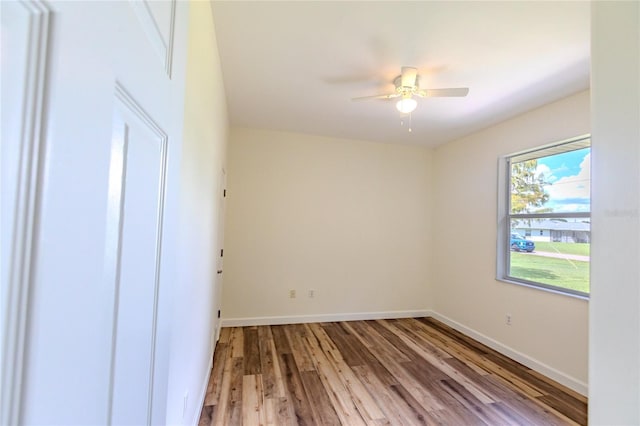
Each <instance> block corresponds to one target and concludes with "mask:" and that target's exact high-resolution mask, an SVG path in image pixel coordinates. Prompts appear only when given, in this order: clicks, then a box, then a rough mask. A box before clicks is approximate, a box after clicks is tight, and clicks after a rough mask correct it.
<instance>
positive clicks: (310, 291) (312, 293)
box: [309, 290, 316, 299]
mask: <svg viewBox="0 0 640 426" xmlns="http://www.w3.org/2000/svg"><path fill="white" fill-rule="evenodd" d="M315 295H316V292H315V290H309V299H313V298H314V297H315Z"/></svg>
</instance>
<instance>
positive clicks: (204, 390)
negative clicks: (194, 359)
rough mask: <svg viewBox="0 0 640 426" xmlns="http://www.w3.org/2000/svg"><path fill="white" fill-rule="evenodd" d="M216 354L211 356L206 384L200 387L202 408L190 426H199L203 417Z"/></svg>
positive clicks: (196, 413) (200, 405)
mask: <svg viewBox="0 0 640 426" xmlns="http://www.w3.org/2000/svg"><path fill="white" fill-rule="evenodd" d="M214 354H215V351H214V353H212V354H210V355H209V368H207V374H206V375H205V378H204V382H203V383H202V386H200V394H199V398H198V399H197V400H196V401H198V405H197V407H200V409H199V410H196V411H195V412H194V414H193V417H192V418H191V421H190V422H189V423H187V424H188V425H193V426H197V424H198V423H199V422H200V416H201V415H202V410H203V409H204V399H205V398H206V397H207V388H208V387H209V379H210V378H211V371H212V370H213V355H214Z"/></svg>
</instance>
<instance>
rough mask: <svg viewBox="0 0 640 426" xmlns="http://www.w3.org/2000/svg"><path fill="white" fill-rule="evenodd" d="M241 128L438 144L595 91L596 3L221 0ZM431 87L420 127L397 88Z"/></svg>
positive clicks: (228, 78)
mask: <svg viewBox="0 0 640 426" xmlns="http://www.w3.org/2000/svg"><path fill="white" fill-rule="evenodd" d="M213 9H214V18H215V25H216V34H217V39H218V45H219V49H220V57H221V61H222V70H223V76H224V84H225V90H226V95H227V102H228V107H229V113H230V122H231V125H232V126H241V127H250V128H261V129H272V130H283V131H291V132H299V133H309V134H316V135H324V136H332V137H339V138H349V139H363V140H370V141H380V142H392V143H414V144H423V145H427V146H436V145H439V144H442V143H444V142H447V141H450V140H453V139H456V138H459V137H461V136H464V135H467V134H470V133H472V132H474V131H477V130H479V129H481V128H484V127H487V126H489V125H491V124H494V123H498V122H500V121H503V120H505V119H507V118H509V117H512V116H514V115H517V114H519V113H522V112H524V111H527V110H530V109H533V108H536V107H538V106H541V105H544V104H545V103H548V102H551V101H554V100H557V99H560V98H563V97H565V96H568V95H571V94H573V93H576V92H578V91H581V90H584V89H587V88H588V87H589V38H590V25H589V23H590V5H589V2H555V1H554V2H544V1H536V2H523V1H510V2H508V1H504V2H485V1H471V2H454V1H450V2H445V1H442V2H404V1H393V2H378V1H371V2H369V1H367V2H365V1H356V2H346V1H337V2H328V1H314V2H307V1H291V2H271V1H258V2H243V1H228V2H227V1H224V2H223V1H214V2H213ZM401 66H413V67H416V68H418V72H419V75H420V76H421V82H420V85H421V87H422V88H432V89H433V88H444V87H460V86H462V87H469V88H470V91H469V95H468V96H467V97H466V98H425V99H419V100H418V102H419V103H418V108H417V109H416V111H414V112H413V114H412V129H413V131H412V132H411V133H409V132H408V131H407V124H408V123H405V125H404V126H401V124H400V113H399V112H398V111H396V109H395V102H393V101H388V100H370V101H360V102H353V101H351V98H353V97H359V96H367V95H375V94H380V93H390V92H392V91H393V88H394V87H393V84H392V81H393V79H394V78H395V77H396V76H397V75H398V74H399V73H400V67H401Z"/></svg>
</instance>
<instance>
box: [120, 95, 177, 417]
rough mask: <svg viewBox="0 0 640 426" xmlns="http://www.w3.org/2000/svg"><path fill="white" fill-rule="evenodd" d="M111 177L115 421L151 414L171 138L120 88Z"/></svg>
mask: <svg viewBox="0 0 640 426" xmlns="http://www.w3.org/2000/svg"><path fill="white" fill-rule="evenodd" d="M116 94H117V97H118V100H117V102H116V111H115V114H114V133H113V139H112V151H111V173H110V178H109V185H110V188H109V194H110V200H109V202H110V206H109V207H108V209H109V212H110V214H109V221H110V222H111V223H109V224H108V226H109V229H113V233H112V234H111V235H112V236H117V241H116V244H110V248H111V250H113V254H112V255H110V256H109V258H110V259H115V260H116V262H115V264H114V265H113V267H114V268H115V270H114V273H113V278H114V284H113V285H114V289H115V307H114V331H113V335H114V347H113V349H112V352H113V355H112V356H113V367H112V368H113V370H112V371H113V378H112V380H113V384H112V395H111V399H112V407H111V416H112V417H111V418H112V421H113V423H114V424H148V423H149V422H150V416H151V403H152V391H153V382H152V381H153V371H154V361H155V359H154V358H155V338H156V320H157V313H158V312H157V303H158V297H159V284H160V281H159V280H160V277H159V267H160V250H161V243H162V240H161V232H162V218H163V199H164V186H165V185H164V181H165V173H166V161H165V160H166V156H165V152H166V144H167V136H166V134H165V133H164V132H163V131H162V130H161V129H160V127H159V126H158V125H157V124H156V123H154V122H153V120H152V119H151V118H150V117H149V116H148V115H147V114H146V113H144V111H143V110H142V108H141V107H140V106H139V105H138V104H137V103H136V102H135V101H134V100H133V99H132V98H131V97H130V96H129V95H128V94H127V93H126V92H125V91H124V89H122V88H121V87H118V88H117V92H116Z"/></svg>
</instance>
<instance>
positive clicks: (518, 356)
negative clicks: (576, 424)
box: [430, 312, 589, 396]
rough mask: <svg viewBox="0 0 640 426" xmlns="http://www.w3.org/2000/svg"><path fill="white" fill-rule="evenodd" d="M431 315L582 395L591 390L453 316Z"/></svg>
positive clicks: (583, 383)
mask: <svg viewBox="0 0 640 426" xmlns="http://www.w3.org/2000/svg"><path fill="white" fill-rule="evenodd" d="M430 316H431V317H433V318H435V319H437V320H438V321H441V322H443V323H445V324H447V325H448V326H449V327H451V328H454V329H456V330H458V331H459V332H461V333H463V334H465V335H467V336H469V337H471V338H473V339H475V340H477V341H479V342H480V343H483V344H485V345H487V346H489V347H490V348H491V349H494V350H496V351H498V352H500V353H501V354H503V355H506V356H508V357H509V358H511V359H513V360H515V361H518V362H519V363H521V364H524V365H526V366H527V367H529V368H531V369H533V370H535V371H537V372H539V373H541V374H544V375H545V376H547V377H549V378H550V379H553V380H555V381H556V382H558V383H560V384H563V385H564V386H567V387H568V388H571V389H573V390H574V391H576V392H578V393H580V394H582V395H585V396H586V395H587V393H588V390H589V385H588V384H587V383H585V382H583V381H581V380H578V379H576V378H574V377H571V376H569V375H567V374H565V373H563V372H561V371H559V370H556V369H555V368H553V367H550V366H548V365H547V364H545V363H543V362H541V361H538V360H537V359H535V358H532V357H530V356H528V355H525V354H523V353H522V352H518V351H516V350H515V349H512V348H510V347H509V346H507V345H504V344H502V343H500V342H498V341H497V340H494V339H492V338H491V337H488V336H485V335H484V334H482V333H480V332H478V331H476V330H474V329H472V328H469V327H467V326H465V325H463V324H460V323H459V322H457V321H454V320H452V319H451V318H448V317H446V316H444V315H441V314H439V313H437V312H431V314H430Z"/></svg>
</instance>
